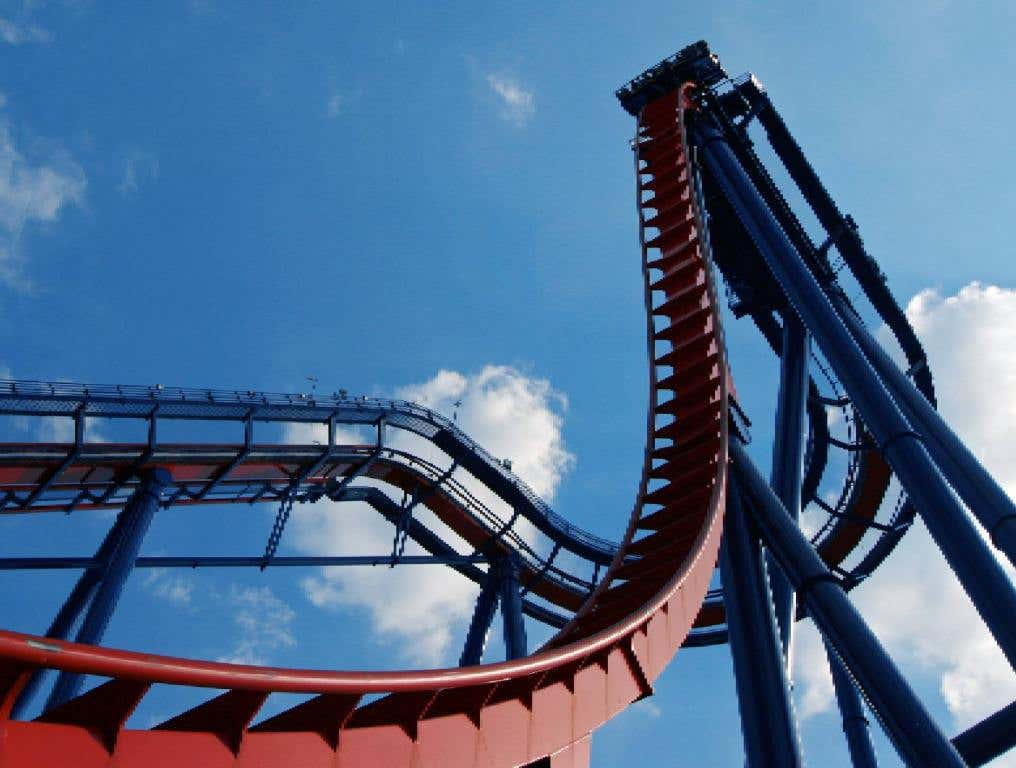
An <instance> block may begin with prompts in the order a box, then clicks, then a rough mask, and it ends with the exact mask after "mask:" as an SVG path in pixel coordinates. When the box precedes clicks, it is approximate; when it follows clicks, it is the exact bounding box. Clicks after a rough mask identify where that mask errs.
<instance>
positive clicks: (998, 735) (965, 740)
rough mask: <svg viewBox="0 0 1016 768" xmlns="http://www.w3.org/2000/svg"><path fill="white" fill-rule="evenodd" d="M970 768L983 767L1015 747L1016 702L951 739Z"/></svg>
mask: <svg viewBox="0 0 1016 768" xmlns="http://www.w3.org/2000/svg"><path fill="white" fill-rule="evenodd" d="M953 744H955V745H956V749H957V750H959V753H960V754H961V755H963V759H964V760H966V761H967V765H969V766H970V768H977V766H980V765H984V764H985V763H987V762H990V761H992V760H994V759H995V758H996V757H998V756H999V755H1004V754H1005V753H1006V752H1008V751H1009V750H1010V749H1012V748H1013V747H1016V701H1014V702H1012V703H1011V704H1009V705H1008V706H1006V707H1003V708H1002V709H1000V710H999V711H998V712H996V713H995V714H993V715H990V716H988V717H986V718H984V720H982V721H981V722H979V723H977V725H972V726H970V727H969V728H968V729H967V730H965V731H963V733H961V734H960V735H959V736H957V737H956V738H954V739H953Z"/></svg>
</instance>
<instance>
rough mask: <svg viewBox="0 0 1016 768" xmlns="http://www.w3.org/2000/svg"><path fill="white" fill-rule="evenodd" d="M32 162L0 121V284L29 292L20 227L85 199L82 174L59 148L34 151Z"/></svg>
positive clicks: (50, 219) (51, 216)
mask: <svg viewBox="0 0 1016 768" xmlns="http://www.w3.org/2000/svg"><path fill="white" fill-rule="evenodd" d="M33 154H34V155H35V159H34V160H31V159H29V158H28V157H26V156H25V154H23V152H22V150H21V149H20V148H19V147H17V146H16V145H15V141H14V136H13V133H12V130H11V127H10V125H9V124H7V123H4V122H0V280H2V281H3V282H5V283H7V284H8V285H10V286H12V287H15V288H18V289H21V290H30V289H31V287H32V284H31V281H30V280H28V279H27V278H26V277H25V275H24V273H23V269H22V267H23V261H24V254H23V253H22V251H21V240H22V237H23V234H24V231H25V228H26V227H27V226H28V225H29V224H31V223H33V222H38V223H48V222H53V221H55V220H56V219H57V218H59V216H60V213H61V212H62V211H63V209H64V208H66V207H67V206H68V205H72V204H80V203H81V202H82V201H83V199H84V195H85V187H86V183H87V182H86V180H85V172H84V171H83V170H82V168H81V166H80V165H78V164H77V163H76V162H75V161H74V160H73V158H71V156H70V155H69V154H68V153H67V152H66V151H64V150H62V149H60V148H53V147H52V146H51V145H50V146H48V147H47V148H45V149H43V150H41V151H37V152H35V153H33Z"/></svg>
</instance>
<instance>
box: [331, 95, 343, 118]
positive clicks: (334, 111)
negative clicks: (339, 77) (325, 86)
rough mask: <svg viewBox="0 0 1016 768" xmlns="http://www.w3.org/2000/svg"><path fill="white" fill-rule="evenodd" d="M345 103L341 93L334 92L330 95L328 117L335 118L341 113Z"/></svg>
mask: <svg viewBox="0 0 1016 768" xmlns="http://www.w3.org/2000/svg"><path fill="white" fill-rule="evenodd" d="M344 103H345V99H344V98H343V96H342V94H341V93H333V94H332V95H331V96H329V97H328V105H327V111H328V117H332V118H335V117H338V116H339V115H341V114H342V107H343V104H344Z"/></svg>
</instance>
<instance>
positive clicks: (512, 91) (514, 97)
mask: <svg viewBox="0 0 1016 768" xmlns="http://www.w3.org/2000/svg"><path fill="white" fill-rule="evenodd" d="M487 85H489V86H490V89H491V90H492V91H493V92H494V94H495V95H496V96H497V97H498V99H499V100H500V104H501V109H500V114H501V117H502V119H504V120H506V121H508V122H509V123H512V124H513V125H516V126H518V127H520V128H523V127H525V126H526V125H528V124H529V121H530V120H532V119H533V116H534V115H535V114H536V96H535V95H534V94H533V92H532V91H531V90H527V89H526V88H525V87H524V86H523V85H522V84H521V83H520V82H519V81H518V80H517V79H516V78H514V77H512V76H510V75H504V74H493V73H492V74H489V75H487Z"/></svg>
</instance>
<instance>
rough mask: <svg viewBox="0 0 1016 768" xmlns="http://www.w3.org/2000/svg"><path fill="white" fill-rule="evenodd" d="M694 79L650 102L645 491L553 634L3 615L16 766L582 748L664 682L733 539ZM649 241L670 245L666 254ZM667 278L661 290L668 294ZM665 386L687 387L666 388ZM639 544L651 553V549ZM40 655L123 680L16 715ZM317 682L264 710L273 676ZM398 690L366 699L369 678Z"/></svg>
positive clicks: (511, 759)
mask: <svg viewBox="0 0 1016 768" xmlns="http://www.w3.org/2000/svg"><path fill="white" fill-rule="evenodd" d="M685 93H686V91H685V90H682V92H681V93H680V94H678V93H671V94H668V95H665V96H662V97H660V98H659V99H657V100H656V101H654V102H653V103H651V104H649V105H648V106H647V107H646V108H645V109H644V110H643V116H642V118H641V120H640V124H639V132H638V135H637V139H636V141H637V144H638V156H639V157H640V159H641V162H644V165H641V162H640V167H639V176H640V198H641V196H642V192H643V191H651V193H652V194H653V197H652V199H651V201H643V207H644V208H648V207H651V208H653V209H655V211H656V214H655V216H653V217H652V218H651V219H649V220H647V221H646V222H645V224H646V226H647V227H653V228H656V229H657V231H658V233H659V234H658V235H656V236H655V237H653V238H652V239H649V240H648V241H647V242H646V243H645V246H646V249H645V253H646V254H647V259H646V263H645V267H646V270H647V275H648V274H649V270H650V269H652V270H657V271H659V272H661V273H662V277H660V278H659V279H658V280H655V281H654V282H653V283H652V285H650V286H648V287H647V300H648V302H649V309H650V311H651V313H652V315H653V316H655V317H656V318H658V320H657V321H653V320H652V319H650V342H649V343H650V352H651V354H650V360H651V363H650V370H651V391H652V393H653V397H652V399H651V401H650V405H651V407H650V413H649V441H648V444H647V448H646V463H645V468H644V470H643V478H642V483H641V491H640V493H639V497H638V499H637V500H636V504H635V508H634V511H633V513H632V515H631V518H630V522H629V525H628V529H627V531H626V534H625V537H624V539H623V541H622V543H621V546H620V548H619V549H618V550H617V552H616V554H615V555H614V557H613V561H612V563H611V565H610V567H609V569H608V571H607V574H606V576H605V577H604V579H603V580H602V581H601V582H600V584H599V585H598V586H597V588H596V589H595V590H594V592H593V594H592V596H591V597H590V599H589V600H588V601H587V602H586V603H585V605H584V606H583V607H582V608H581V609H580V610H579V611H578V613H577V614H576V616H575V618H574V619H573V620H572V621H571V622H570V623H569V624H568V626H566V627H565V628H564V629H563V630H562V632H561V633H560V634H559V635H558V636H557V637H556V638H555V639H554V640H553V641H552V642H551V643H550V644H549V645H548V646H547V647H546V648H544V649H543V650H541V651H540V652H538V653H536V654H534V655H532V656H529V657H527V658H524V659H520V660H517V661H511V662H505V663H502V664H492V665H486V666H478V667H465V668H460V669H445V670H433V671H424V672H390V673H369V672H359V673H354V672H347V673H343V672H313V671H297V670H284V669H265V668H255V667H242V666H236V665H228V664H214V663H206V662H196V661H189V660H184V659H173V658H166V657H153V656H150V655H145V654H139V653H131V652H124V651H114V650H110V649H105V648H99V647H94V646H82V645H76V644H72V643H63V642H56V641H52V640H48V639H46V638H40V637H32V636H27V635H22V634H17V633H12V632H0V659H3V667H2V669H0V734H2V737H0V750H2V752H0V756H2V758H3V762H4V764H5V765H13V766H22V765H49V764H53V765H57V764H66V763H67V762H68V761H69V760H71V761H72V762H73V763H74V764H75V765H78V766H82V767H83V768H90V767H91V766H111V765H117V766H127V767H134V766H146V768H148V767H150V768H159V767H160V766H170V765H172V766H174V767H175V766H177V765H178V764H179V762H180V760H181V757H182V756H184V755H185V756H186V760H187V762H189V763H191V764H194V765H238V766H255V765H256V766H276V765H278V766H281V765H293V764H302V765H308V766H314V765H322V766H325V765H327V766H334V765H336V764H338V765H413V766H443V767H454V766H515V765H522V764H526V763H529V762H532V761H534V760H538V759H540V758H543V757H546V756H548V755H549V756H552V759H551V764H558V765H571V764H575V763H578V762H579V761H580V760H581V759H582V757H583V755H584V754H587V751H588V735H589V733H590V732H591V731H592V730H593V729H594V728H596V727H597V726H598V725H600V724H601V723H602V722H604V721H605V720H606V719H608V718H609V717H611V716H612V715H614V714H616V713H617V712H619V711H620V710H621V709H623V708H624V707H626V706H627V705H628V704H629V703H631V702H632V701H633V700H635V699H638V698H640V697H643V696H646V695H649V694H650V693H651V691H652V687H651V686H652V682H653V680H655V678H656V677H657V675H659V674H660V672H661V671H662V669H663V668H664V666H665V665H666V664H667V663H668V661H669V660H670V658H671V656H672V655H673V654H674V653H675V652H676V650H677V648H678V647H680V645H681V644H682V642H683V641H684V639H685V637H686V636H687V634H688V632H689V630H690V628H691V625H692V623H693V621H694V619H695V616H696V614H697V613H698V610H699V606H700V605H701V602H702V600H703V598H704V597H705V594H706V592H707V590H708V586H709V582H710V578H711V576H712V573H713V567H714V564H715V562H716V556H717V552H718V549H719V542H720V531H721V524H722V514H723V509H724V493H725V488H726V471H727V462H726V453H727V445H726V440H727V395H726V392H727V378H728V375H727V367H726V363H725V359H724V349H723V340H722V336H721V333H720V326H719V318H718V316H717V314H716V297H715V291H714V289H713V286H712V282H711V274H710V270H711V266H710V262H709V254H708V244H707V242H706V241H705V238H704V232H705V229H704V227H703V225H702V218H701V213H700V211H699V209H698V197H697V190H696V189H695V184H694V176H693V172H692V168H691V163H690V158H689V156H688V152H687V144H686V138H685V133H684V124H683V113H684V107H685V104H684V98H685ZM649 254H652V257H651V260H650V258H649ZM656 297H659V301H657V300H656ZM661 393H670V394H672V397H670V398H669V399H665V400H661V399H660V397H661ZM635 558H637V560H635ZM39 667H56V668H60V669H66V670H72V671H77V672H86V673H92V674H97V675H102V676H105V677H108V678H110V680H109V681H108V682H106V683H104V684H102V685H100V686H99V687H97V688H94V689H92V690H91V691H89V692H88V693H85V694H83V695H82V696H80V697H78V698H76V699H72V700H70V701H69V702H67V703H66V704H64V705H61V706H60V707H58V708H55V709H53V710H50V711H48V712H46V713H45V714H44V715H43V716H42V717H41V718H40V719H39V720H37V721H33V722H19V721H11V720H9V713H10V709H11V706H12V703H13V701H14V699H15V697H16V696H17V693H18V691H19V690H20V688H21V687H22V686H23V685H24V684H25V682H26V681H27V679H28V677H29V675H30V674H31V672H32V671H33V670H34V669H37V668H39ZM156 682H161V683H171V684H177V685H188V686H205V687H224V688H227V689H228V691H227V692H226V693H224V694H222V695H220V696H218V697H216V698H214V699H212V700H211V701H209V702H207V703H205V704H203V705H200V706H198V707H196V708H194V709H191V710H189V711H187V712H183V713H180V714H179V715H177V716H175V717H172V718H170V719H169V720H167V721H166V722H164V723H162V724H161V725H159V726H156V727H155V728H152V729H149V730H133V729H124V727H123V726H124V723H125V722H126V720H127V718H128V716H129V714H130V712H131V711H132V710H133V709H134V707H135V706H136V705H137V703H138V701H140V699H141V698H142V697H143V696H144V695H145V693H146V692H147V690H148V687H149V686H150V685H151V684H152V683H156ZM282 691H289V692H301V693H315V694H317V695H316V696H315V697H314V698H312V699H310V700H309V701H307V702H305V703H303V704H300V705H298V706H296V707H294V708H292V709H290V710H287V711H285V712H282V713H281V714H279V715H276V716H274V717H271V718H269V719H267V720H264V721H262V722H260V723H258V724H256V725H254V726H251V725H250V723H251V722H252V721H253V720H254V718H255V716H256V713H257V712H258V710H259V709H260V708H261V707H262V706H263V704H264V702H265V699H266V697H267V696H268V695H269V694H270V693H273V692H282ZM374 693H384V694H387V695H385V696H383V697H382V698H380V699H376V700H373V701H370V702H369V703H366V704H361V702H362V700H363V698H364V697H365V696H367V695H369V694H374Z"/></svg>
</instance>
